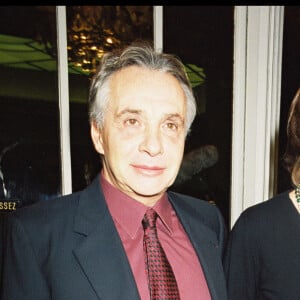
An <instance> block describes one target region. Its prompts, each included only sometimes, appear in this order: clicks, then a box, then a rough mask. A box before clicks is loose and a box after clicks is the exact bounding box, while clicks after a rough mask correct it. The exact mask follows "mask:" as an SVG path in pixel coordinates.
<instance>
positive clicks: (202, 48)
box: [163, 6, 234, 221]
mask: <svg viewBox="0 0 300 300" xmlns="http://www.w3.org/2000/svg"><path fill="white" fill-rule="evenodd" d="M233 12H234V10H233V7H232V6H165V7H164V9H163V13H164V35H163V36H164V50H165V51H166V52H170V53H175V54H177V55H178V56H179V57H180V58H181V59H182V60H183V61H184V63H185V65H186V66H187V68H188V71H190V72H192V73H194V74H193V75H194V82H193V84H194V85H195V87H194V92H195V95H196V98H197V102H198V109H199V113H198V115H197V117H196V119H195V121H194V123H193V126H192V131H191V135H190V136H189V137H188V138H187V141H186V156H185V158H184V159H186V160H188V161H190V164H189V167H188V168H186V169H184V170H181V172H182V173H183V174H182V175H184V176H181V177H182V180H181V181H180V182H177V183H176V182H175V186H174V187H173V189H176V190H177V191H179V192H183V193H186V194H190V195H192V196H195V197H198V198H202V199H205V200H207V201H211V202H213V203H215V204H216V205H218V207H219V208H220V209H221V211H222V212H223V214H224V217H225V219H226V220H227V221H228V220H229V203H230V178H231V171H230V170H231V126H232V81H233V79H232V78H233V24H234V22H233V17H234V15H233ZM195 78H196V79H195Z"/></svg>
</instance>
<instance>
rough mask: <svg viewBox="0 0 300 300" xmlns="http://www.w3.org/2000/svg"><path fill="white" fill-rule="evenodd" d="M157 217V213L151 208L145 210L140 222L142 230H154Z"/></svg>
mask: <svg viewBox="0 0 300 300" xmlns="http://www.w3.org/2000/svg"><path fill="white" fill-rule="evenodd" d="M157 216H158V215H157V212H156V211H155V210H154V209H153V208H149V209H147V211H146V213H145V215H144V218H143V221H142V223H143V227H144V229H146V228H148V227H150V228H155V227H156V219H157Z"/></svg>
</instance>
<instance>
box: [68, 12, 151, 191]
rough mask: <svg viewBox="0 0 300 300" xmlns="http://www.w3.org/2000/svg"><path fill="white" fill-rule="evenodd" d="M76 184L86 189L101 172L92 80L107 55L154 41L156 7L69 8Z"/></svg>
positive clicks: (73, 150)
mask: <svg viewBox="0 0 300 300" xmlns="http://www.w3.org/2000/svg"><path fill="white" fill-rule="evenodd" d="M67 31H68V56H69V64H70V66H71V67H70V68H69V71H70V74H69V79H70V121H71V125H70V128H71V157H72V185H73V190H74V191H77V190H80V189H82V188H84V187H85V186H86V185H87V184H89V183H90V181H91V180H92V179H93V178H94V177H95V175H96V174H97V173H98V172H99V170H100V169H101V165H100V157H99V156H98V154H97V152H96V151H95V150H94V148H93V145H92V142H91V138H90V130H89V122H88V112H87V99H88V89H89V84H90V78H91V76H92V75H93V73H94V71H95V68H96V66H97V65H98V63H99V61H100V60H101V57H102V55H103V53H105V52H106V51H109V50H111V49H114V48H116V47H119V46H122V45H126V44H129V43H131V42H132V41H134V40H136V39H146V40H149V41H151V42H152V41H153V7H152V6H69V7H67Z"/></svg>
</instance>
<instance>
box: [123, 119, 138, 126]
mask: <svg viewBox="0 0 300 300" xmlns="http://www.w3.org/2000/svg"><path fill="white" fill-rule="evenodd" d="M125 124H126V125H130V126H134V125H137V124H138V121H137V120H136V119H128V120H126V121H125Z"/></svg>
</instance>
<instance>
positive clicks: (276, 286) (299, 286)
mask: <svg viewBox="0 0 300 300" xmlns="http://www.w3.org/2000/svg"><path fill="white" fill-rule="evenodd" d="M283 163H284V167H285V168H286V169H287V170H288V171H289V173H290V175H291V182H292V187H291V189H290V190H287V191H285V192H283V193H281V194H279V195H276V196H274V197H273V198H272V199H269V200H268V201H265V202H262V203H259V204H256V205H254V206H252V207H249V208H247V209H246V210H245V211H244V212H243V213H242V214H241V215H240V217H239V218H238V220H237V221H236V223H235V225H234V226H233V228H232V230H231V232H230V235H229V241H228V245H227V250H226V255H225V261H224V264H225V271H226V276H227V284H228V293H229V299H230V300H261V299H272V300H279V299H280V300H299V299H300V88H299V89H298V91H297V93H296V95H295V97H294V99H293V101H292V103H291V106H290V110H289V116H288V122H287V145H286V151H285V154H284V157H283Z"/></svg>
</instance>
